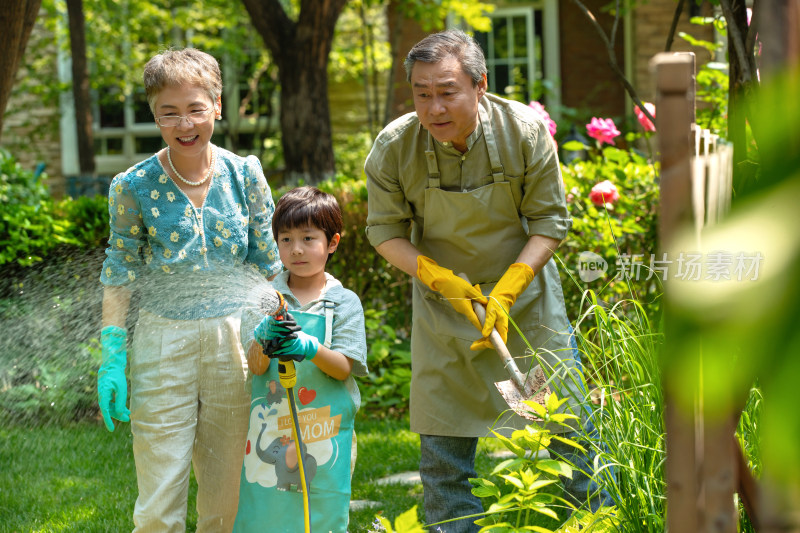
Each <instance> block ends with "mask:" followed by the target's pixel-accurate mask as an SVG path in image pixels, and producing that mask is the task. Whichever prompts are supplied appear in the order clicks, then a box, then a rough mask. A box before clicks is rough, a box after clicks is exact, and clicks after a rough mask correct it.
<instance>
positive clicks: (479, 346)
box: [470, 263, 534, 350]
mask: <svg viewBox="0 0 800 533" xmlns="http://www.w3.org/2000/svg"><path fill="white" fill-rule="evenodd" d="M533 276H534V273H533V269H532V268H531V267H530V265H527V264H525V263H514V264H513V265H511V266H510V267H508V270H506V272H505V274H503V277H501V278H500V281H498V282H497V285H495V286H494V289H492V293H491V294H490V295H489V305H487V306H486V321H485V322H484V323H483V328H482V329H481V335H483V337H482V338H481V339H478V340H476V341H475V342H473V343H472V346H470V349H472V350H486V349H489V348H492V343H491V342H490V341H489V335H490V334H491V333H492V329H496V330H497V333H499V334H500V336H501V337H502V338H503V342H506V341H507V340H508V313H509V310H510V309H511V306H512V305H514V302H516V301H517V297H518V296H519V295H520V294H522V291H524V290H525V289H526V288H527V287H528V285H530V283H531V281H533Z"/></svg>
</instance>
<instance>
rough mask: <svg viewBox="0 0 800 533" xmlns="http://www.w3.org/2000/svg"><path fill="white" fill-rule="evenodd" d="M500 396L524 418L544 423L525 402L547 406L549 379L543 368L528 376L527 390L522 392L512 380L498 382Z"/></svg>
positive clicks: (538, 368)
mask: <svg viewBox="0 0 800 533" xmlns="http://www.w3.org/2000/svg"><path fill="white" fill-rule="evenodd" d="M494 386H495V387H497V390H498V392H500V396H502V397H503V399H504V400H505V401H506V403H507V404H508V406H509V407H510V408H511V409H512V410H513V411H514V412H515V413H516V414H518V415H519V416H521V417H522V418H526V419H528V420H533V421H535V422H542V421H543V419H542V418H540V417H539V415H537V414H536V412H535V411H533V410H532V409H531V408H530V407H529V406H528V405H527V404H526V403H525V402H526V401H532V402H536V403H538V404H539V405H541V406H545V405H546V401H547V397H548V396H549V395H550V387H549V386H547V379H546V378H545V376H544V373H543V372H542V369H541V367H538V366H537V367H536V369H535V370H534V371H533V372H531V373H530V374H529V375H528V378H527V379H526V380H525V390H520V388H519V387H517V385H515V384H514V382H513V381H512V380H510V379H509V380H506V381H498V382H495V384H494Z"/></svg>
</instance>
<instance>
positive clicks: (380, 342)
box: [358, 309, 411, 417]
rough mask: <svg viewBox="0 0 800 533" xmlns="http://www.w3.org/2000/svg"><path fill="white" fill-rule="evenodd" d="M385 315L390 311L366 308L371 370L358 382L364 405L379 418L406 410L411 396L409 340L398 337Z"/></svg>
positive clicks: (365, 316)
mask: <svg viewBox="0 0 800 533" xmlns="http://www.w3.org/2000/svg"><path fill="white" fill-rule="evenodd" d="M385 317H386V311H377V310H375V309H367V310H365V311H364V318H365V324H366V330H367V346H369V354H368V358H367V363H368V365H369V370H370V373H369V375H368V376H366V377H363V378H361V379H359V382H358V383H359V386H360V387H361V389H362V391H363V393H362V400H363V407H362V408H363V409H365V410H366V411H368V412H369V413H370V414H371V415H372V416H377V417H383V416H389V415H394V416H397V415H400V414H403V413H406V412H407V411H408V402H409V398H410V395H411V351H410V349H409V346H408V341H403V340H401V339H399V338H398V337H397V333H396V331H395V329H394V327H393V326H391V325H389V324H387V323H386V322H385Z"/></svg>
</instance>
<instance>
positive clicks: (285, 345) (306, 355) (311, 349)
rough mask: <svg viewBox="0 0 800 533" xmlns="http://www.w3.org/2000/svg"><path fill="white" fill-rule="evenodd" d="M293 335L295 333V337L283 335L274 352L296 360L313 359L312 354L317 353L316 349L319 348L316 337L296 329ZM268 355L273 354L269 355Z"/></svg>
mask: <svg viewBox="0 0 800 533" xmlns="http://www.w3.org/2000/svg"><path fill="white" fill-rule="evenodd" d="M295 335H297V337H295V338H291V337H285V338H284V339H283V341H282V342H281V347H280V348H278V349H277V350H275V352H274V354H275V355H278V356H283V357H289V358H291V359H294V360H295V361H297V362H300V361H303V360H304V359H308V360H311V359H314V356H315V355H317V350H319V341H318V340H317V338H316V337H313V336H311V335H309V334H308V333H306V332H304V331H297V332H296V333H295ZM270 357H273V356H272V355H271V356H270ZM283 357H281V359H282V358H283Z"/></svg>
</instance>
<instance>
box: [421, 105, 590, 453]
mask: <svg viewBox="0 0 800 533" xmlns="http://www.w3.org/2000/svg"><path fill="white" fill-rule="evenodd" d="M480 120H481V127H482V129H483V137H484V139H485V141H486V147H487V150H488V152H489V162H490V164H491V167H492V178H493V182H492V183H490V184H488V185H485V186H483V187H479V188H477V189H474V190H471V191H464V192H458V191H454V192H451V191H444V190H442V189H441V188H440V180H439V169H438V162H437V159H436V153H435V151H434V147H433V144H432V141H431V137H430V134H429V135H428V150H426V152H425V156H426V158H427V163H428V186H427V188H426V190H425V211H424V228H423V229H422V234H421V235H419V232H418V231H416V232H414V233H413V234H412V243H413V244H415V245H416V246H417V248H418V249H419V250H420V251H421V252H422V253H423V254H424V255H426V256H428V257H430V258H432V259H434V260H435V261H436V262H437V263H439V265H441V266H443V267H446V268H450V269H452V270H453V272H455V273H456V274H458V273H461V272H463V273H465V274H467V276H468V277H469V279H470V281H471V282H472V283H473V284H475V283H480V285H481V290H482V291H483V293H484V294H486V295H488V294H489V293H490V292H491V290H492V288H493V287H494V284H495V283H496V282H497V280H499V279H500V277H501V276H502V275H503V273H504V272H505V271H506V269H507V268H508V266H509V265H511V264H512V263H514V262H515V261H516V259H517V257H518V256H519V253H520V251H521V250H522V248H523V247H524V246H525V244H526V243H527V242H528V239H529V237H528V235H527V232H526V227H525V226H523V224H524V223H526V221H524V218H523V217H522V216H521V215H520V213H519V208H518V206H517V205H516V204H515V202H514V198H513V196H512V193H511V185H510V184H509V182H508V180H507V179H506V177H505V175H504V173H503V166H502V164H501V163H500V156H499V154H498V151H497V145H496V141H495V138H494V134H493V132H492V125H491V122H490V120H488V118H487V115H486V114H485V111H484V110H483V108H480ZM473 149H475V147H473ZM413 313H414V315H413V316H414V323H413V328H412V334H411V353H412V381H411V430H412V431H414V432H416V433H421V434H427V435H446V436H460V437H480V436H485V435H486V434H487V433H488V432H489V429H490V428H494V429H498V428H500V427H515V428H521V427H524V426H525V424H526V422H525V420H524V419H522V418H520V417H518V416H516V415H513V414H512V413H511V412H510V411H508V405H507V404H506V403H505V401H504V400H503V398H502V397H501V396H500V394H499V392H498V391H497V389H496V388H495V386H494V382H496V381H504V380H506V379H508V378H509V376H508V374H507V372H506V371H505V369H504V368H503V365H502V362H501V361H500V358H499V357H498V356H497V353H496V352H495V351H494V350H482V351H480V352H474V351H471V350H470V349H469V346H470V344H471V343H472V341H474V340H476V339H477V338H479V337H480V332H479V331H478V330H476V329H475V327H474V326H473V325H472V324H470V323H469V322H468V321H467V319H466V317H464V316H463V315H461V314H459V313H458V312H457V311H455V309H453V307H452V306H451V305H450V304H449V303H448V302H447V301H446V300H444V299H443V297H442V296H441V295H440V294H439V293H438V292H434V291H431V290H430V289H428V287H426V286H425V285H424V284H422V283H420V282H419V281H418V280H416V279H414V289H413ZM511 318H512V319H513V320H514V322H515V323H516V324H517V326H518V327H519V328H520V330H522V332H523V333H524V334H525V337H526V338H527V339H528V342H529V343H530V345H531V346H532V347H533V348H534V349H535V350H537V353H536V355H537V356H538V361H537V359H536V358H533V357H530V350H528V349H527V346H526V344H525V342H524V341H523V339H522V338H521V337H520V336H519V334H518V333H517V332H516V330H515V329H514V326H513V325H511V324H510V325H509V335H508V347H509V350H510V351H511V354H512V355H513V356H514V357H516V358H517V363H518V365H519V367H520V370H522V371H523V372H526V371H527V370H528V369H529V368H530V367H531V365H535V364H538V363H541V364H542V368H543V370H545V374H547V375H550V374H551V373H552V372H551V371H550V370H549V368H554V369H561V371H562V372H563V371H564V370H565V368H566V369H572V368H575V362H574V360H573V359H572V352H571V349H570V347H569V334H568V327H569V322H568V320H567V317H566V311H565V307H564V297H563V294H562V292H561V282H560V280H559V277H558V271H557V270H556V266H555V263H554V261H553V260H552V259H551V260H550V261H548V263H547V265H546V266H545V268H544V269H543V270H542V271H541V272H536V276H535V278H534V280H533V282H532V283H531V284H530V285H529V286H528V288H527V289H526V291H525V292H524V293H523V294H521V295H520V296H519V298H518V299H517V301H516V303H515V304H514V306H513V307H512V308H511ZM526 351H527V355H526ZM575 374H576V373H575V372H572V373H571V377H570V378H567V379H564V380H563V381H561V380H557V381H559V382H561V383H564V385H563V386H560V385H558V384H557V383H556V382H554V383H553V384H551V388H552V389H554V390H555V391H556V393H557V394H558V395H559V397H564V396H565V395H566V394H567V391H566V390H565V389H564V388H565V387H566V388H567V389H569V390H570V393H571V394H572V395H573V397H574V398H582V394H581V393H580V392H579V388H578V387H579V385H578V384H577V382H576V381H575V379H579V378H578V377H577V376H576V375H575ZM571 403H572V404H573V409H575V407H574V405H575V404H576V402H571ZM575 412H576V413H577V412H578V411H577V409H575ZM501 413H503V416H501ZM498 417H499V418H498ZM553 429H556V428H553ZM504 433H505V432H504Z"/></svg>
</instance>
